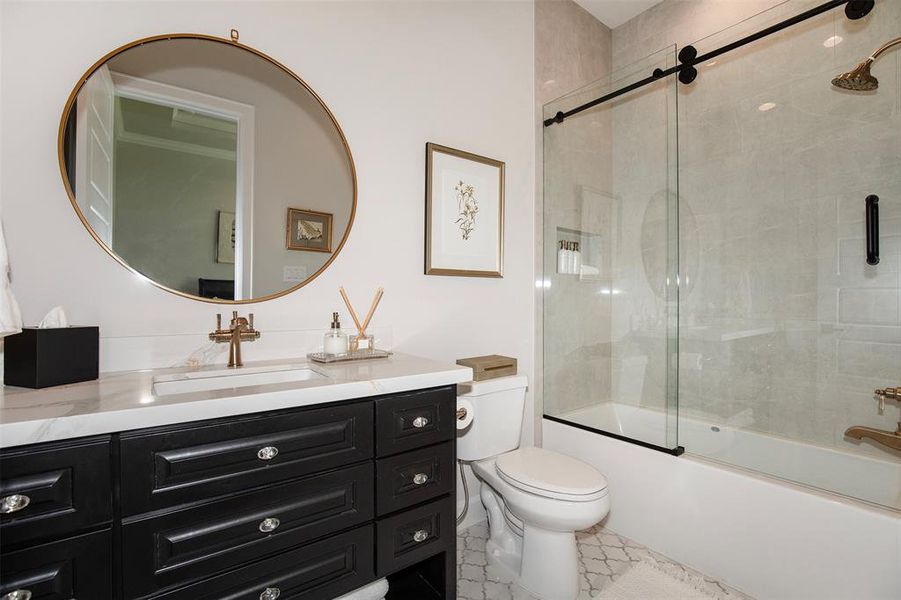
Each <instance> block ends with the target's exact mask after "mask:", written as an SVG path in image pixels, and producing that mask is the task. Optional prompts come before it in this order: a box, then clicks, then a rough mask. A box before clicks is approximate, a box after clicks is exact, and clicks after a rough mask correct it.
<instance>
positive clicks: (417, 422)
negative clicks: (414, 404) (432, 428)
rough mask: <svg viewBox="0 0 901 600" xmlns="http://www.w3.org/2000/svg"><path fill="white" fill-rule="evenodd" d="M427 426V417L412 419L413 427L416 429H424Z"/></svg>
mask: <svg viewBox="0 0 901 600" xmlns="http://www.w3.org/2000/svg"><path fill="white" fill-rule="evenodd" d="M428 424H429V418H428V417H416V418H415V419H413V427H415V428H417V429H422V428H423V427H425V426H426V425H428Z"/></svg>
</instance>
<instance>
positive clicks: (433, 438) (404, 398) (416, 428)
mask: <svg viewBox="0 0 901 600" xmlns="http://www.w3.org/2000/svg"><path fill="white" fill-rule="evenodd" d="M456 408H457V388H456V386H446V387H441V388H433V389H430V390H421V391H417V392H411V393H409V394H400V395H397V396H390V397H388V398H381V399H379V400H376V401H375V415H376V417H375V422H376V429H377V434H376V452H377V455H378V456H380V457H381V456H390V455H392V454H398V453H400V452H406V451H408V450H415V449H416V448H422V447H424V446H430V445H432V444H438V443H441V442H449V441H453V440H454V439H456V434H457V428H456V423H455V416H456Z"/></svg>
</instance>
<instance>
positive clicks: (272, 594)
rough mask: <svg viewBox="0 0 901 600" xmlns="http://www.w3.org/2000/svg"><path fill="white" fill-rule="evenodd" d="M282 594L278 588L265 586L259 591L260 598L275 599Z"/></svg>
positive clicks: (261, 599)
mask: <svg viewBox="0 0 901 600" xmlns="http://www.w3.org/2000/svg"><path fill="white" fill-rule="evenodd" d="M281 595H282V591H281V590H280V589H278V588H266V589H265V590H263V591H262V592H260V600H275V599H276V598H278V597H279V596H281Z"/></svg>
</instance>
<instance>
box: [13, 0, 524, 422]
mask: <svg viewBox="0 0 901 600" xmlns="http://www.w3.org/2000/svg"><path fill="white" fill-rule="evenodd" d="M0 10H2V13H0V17H2V30H0V36H2V48H0V50H2V52H0V55H2V58H0V60H2V64H0V73H2V78H0V86H2V88H3V91H4V94H3V105H2V112H0V128H2V131H3V140H4V143H3V147H2V154H0V158H2V161H0V162H2V169H3V173H4V177H3V179H2V182H0V196H2V200H0V202H2V207H3V220H4V224H5V229H6V232H7V236H8V244H9V251H10V258H11V261H12V266H13V290H14V292H15V293H16V295H17V297H18V299H19V301H20V303H21V305H22V310H23V313H24V317H25V321H26V322H27V323H29V324H35V323H37V321H38V320H40V318H41V316H42V315H43V314H44V313H45V312H46V311H47V310H48V309H49V308H51V307H52V306H54V305H56V304H63V305H64V306H65V307H66V309H67V310H68V312H69V314H70V321H71V322H73V323H83V324H99V325H100V327H101V335H102V337H103V343H102V355H101V365H102V367H104V368H107V369H108V368H110V367H111V366H115V367H116V368H135V367H152V366H163V365H169V364H172V363H173V362H176V361H179V360H183V359H184V358H185V357H186V356H187V355H188V354H189V353H190V352H191V351H192V350H194V349H196V348H200V347H203V346H204V344H205V343H206V342H205V341H204V338H205V334H206V333H207V332H209V331H210V329H212V327H213V325H214V315H215V313H216V312H221V311H222V309H223V308H224V309H225V310H228V308H229V307H217V306H215V305H211V304H204V303H200V302H196V301H191V300H186V299H182V298H179V297H176V296H173V295H170V294H168V293H166V292H163V291H161V290H159V289H157V288H155V287H154V286H152V285H150V284H148V283H147V282H145V281H142V280H141V279H140V278H138V277H136V276H134V275H133V274H131V273H130V272H128V271H126V270H125V269H123V268H122V267H121V266H119V265H118V264H117V263H116V262H115V261H113V259H111V258H110V257H109V256H107V255H106V254H105V253H104V252H103V251H102V250H101V249H100V248H99V247H98V246H97V244H96V243H95V242H94V241H93V240H92V239H91V238H90V236H89V235H88V233H87V232H86V231H85V230H84V228H83V227H82V225H81V223H80V222H78V220H77V219H76V218H75V215H74V213H73V211H72V209H71V207H70V205H69V200H68V198H67V196H66V194H65V192H64V190H63V185H62V182H61V180H60V176H59V171H58V166H57V151H56V136H57V127H58V125H59V116H60V112H61V110H62V107H63V104H64V103H65V100H66V98H67V96H68V94H69V92H70V91H71V89H72V86H73V85H74V84H75V82H76V80H77V79H78V77H79V76H81V74H82V73H83V72H84V71H85V70H86V69H87V68H88V67H89V66H90V65H91V64H92V63H93V62H94V61H95V60H97V59H98V58H99V57H101V56H102V55H103V54H104V53H106V52H108V51H109V50H111V49H113V48H115V47H117V46H119V45H121V44H124V43H126V42H129V41H131V40H133V39H135V38H139V37H144V36H148V35H153V34H159V33H165V32H174V31H179V32H182V31H194V32H199V33H207V34H216V35H223V36H227V35H228V31H229V29H230V28H232V27H236V28H238V29H239V30H240V33H241V41H242V42H244V43H246V44H248V45H252V46H254V47H256V48H258V49H260V50H262V51H263V52H266V53H267V54H269V55H271V56H273V57H275V58H277V59H278V60H280V61H282V62H283V63H284V64H286V65H287V66H288V67H289V68H291V69H293V70H295V71H296V72H297V73H298V74H299V75H300V76H301V77H303V78H304V79H305V80H306V81H307V82H308V83H309V84H310V85H311V87H312V88H313V89H315V90H316V91H317V92H318V93H319V94H320V95H321V96H322V98H323V100H324V101H325V102H326V103H327V104H328V105H329V107H330V108H331V109H332V111H333V112H334V113H335V115H336V117H337V119H338V121H339V122H340V123H341V126H342V127H343V129H344V132H345V134H346V135H347V138H348V142H349V144H350V147H351V150H352V151H353V154H354V159H355V162H356V166H357V173H358V177H359V206H358V212H357V218H356V222H355V223H354V226H353V229H352V231H351V234H350V238H349V240H348V243H347V245H346V246H345V248H344V250H343V252H342V253H341V254H340V255H339V256H338V258H337V260H336V261H335V262H334V263H333V265H332V266H331V268H330V269H329V270H328V271H326V273H325V274H323V275H322V276H321V277H319V278H318V279H317V280H316V281H314V282H312V283H311V284H309V285H307V286H306V287H305V288H302V289H301V290H299V291H298V292H295V293H293V294H291V295H289V296H287V297H284V298H281V299H278V300H273V301H270V302H266V303H262V304H258V305H252V306H249V307H241V308H242V312H244V311H248V310H250V311H253V312H254V313H255V314H256V324H257V327H258V328H259V329H260V330H261V331H262V332H263V337H262V339H261V340H260V341H258V342H256V343H254V344H253V345H252V346H248V348H246V349H245V357H246V358H247V359H248V360H253V359H254V358H263V357H268V356H273V355H275V356H278V355H280V354H284V353H285V352H287V351H288V350H289V349H290V350H291V351H292V353H293V354H301V353H304V352H306V351H309V350H311V348H310V347H309V345H308V343H307V342H303V343H302V342H300V341H297V342H296V343H294V344H293V345H292V343H291V339H292V335H290V334H287V333H283V334H282V335H278V334H277V333H276V332H278V331H281V332H288V331H296V330H324V329H325V328H326V327H327V326H328V322H329V315H330V313H331V312H332V311H333V310H336V309H338V308H340V307H341V304H340V299H339V296H338V293H337V289H338V286H339V285H344V286H345V287H346V288H347V290H348V292H349V293H350V295H351V297H352V298H353V299H356V300H357V302H358V303H360V304H362V305H365V304H367V303H368V301H369V299H370V298H371V294H372V292H373V291H374V289H375V288H376V287H377V286H379V285H383V286H384V287H385V290H386V292H385V298H384V300H383V302H382V305H381V308H380V310H379V313H378V315H377V317H376V318H375V320H374V324H375V325H377V326H379V327H382V328H388V329H390V330H391V331H392V335H393V340H394V347H395V349H397V350H400V351H405V352H410V353H415V354H420V355H424V356H429V357H433V358H437V359H445V360H453V359H456V358H460V357H464V356H474V355H478V354H488V353H500V354H508V355H511V356H515V357H517V358H518V359H519V364H520V369H521V371H522V372H523V373H525V374H527V375H530V376H531V375H532V372H533V371H532V365H533V360H532V358H533V350H534V345H533V333H534V331H533V330H534V319H533V314H534V313H533V307H534V261H533V257H534V241H533V232H534V210H533V198H534V191H535V190H534V187H535V175H534V161H535V130H534V117H535V111H534V102H535V100H534V78H533V38H534V34H533V8H532V5H531V3H530V2H416V3H411V2H381V1H374V2H360V3H352V2H273V3H268V2H179V3H171V2H96V3H88V2H77V3H70V2H59V3H49V2H4V3H3V4H2V8H0ZM428 141H432V142H438V143H441V144H445V145H449V146H453V147H458V148H461V149H464V150H468V151H472V152H476V153H478V154H482V155H486V156H490V157H493V158H497V159H500V160H503V161H505V162H506V164H507V182H506V184H507V192H506V194H507V195H506V207H507V208H506V210H507V212H506V227H505V232H506V240H505V241H506V252H505V257H506V264H505V269H504V273H505V276H504V278H503V279H499V280H493V279H467V278H456V277H426V276H424V275H423V274H422V270H423V211H424V209H423V207H424V199H423V193H424V192H423V187H424V176H425V174H424V164H425V160H424V154H425V143H426V142H428ZM342 312H343V311H342ZM346 322H347V323H349V322H350V320H349V319H346ZM307 338H309V336H305V337H304V339H307ZM276 339H279V340H281V342H280V343H279V344H276V343H275V342H274V340H276ZM297 339H298V340H299V339H300V336H299V335H298V336H297ZM267 340H270V342H269V343H267ZM222 350H223V349H222V348H220V349H219V353H218V360H222V359H223V354H222ZM529 413H530V414H529V416H528V418H527V419H526V424H527V428H528V431H527V432H525V434H524V435H525V437H526V438H527V439H531V435H532V431H531V429H532V428H531V426H530V425H531V423H532V419H531V409H530V410H529Z"/></svg>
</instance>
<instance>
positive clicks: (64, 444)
mask: <svg viewBox="0 0 901 600" xmlns="http://www.w3.org/2000/svg"><path fill="white" fill-rule="evenodd" d="M455 406H456V389H455V387H454V386H446V387H439V388H431V389H427V390H419V391H414V392H408V393H402V394H396V395H390V396H381V397H376V398H369V399H362V400H355V401H347V402H340V403H331V404H324V405H323V404H320V405H316V406H311V407H305V408H297V409H290V410H284V411H278V412H269V413H256V414H247V415H241V416H237V417H228V418H221V419H216V420H211V421H198V422H192V423H185V424H179V425H172V426H166V427H157V428H153V429H143V430H133V431H127V432H122V433H116V434H112V435H108V436H99V437H93V438H82V439H75V440H67V441H61V442H52V443H47V444H37V445H33V446H23V447H17V448H10V449H6V450H4V451H2V453H0V480H2V481H0V498H2V500H0V546H2V548H0V550H2V552H0V598H7V597H8V598H15V599H16V600H20V599H21V600H25V599H30V600H51V599H52V600H68V599H75V598H77V599H78V600H106V599H112V598H116V599H122V600H138V599H140V600H145V599H146V600H149V599H160V600H163V599H165V600H189V599H190V600H199V599H208V600H220V599H224V598H228V599H229V600H232V599H234V600H238V599H248V600H251V599H252V600H275V599H276V598H281V599H285V598H302V599H305V600H306V599H309V600H331V599H332V598H335V597H337V596H340V595H342V594H345V593H347V592H349V591H351V590H353V589H355V588H358V587H361V586H363V585H365V584H367V583H369V582H371V581H374V580H376V579H378V578H381V577H388V579H389V583H390V586H391V590H390V591H389V594H388V598H392V599H404V600H406V599H409V600H428V599H429V598H436V599H438V598H443V599H451V598H454V597H455V592H454V590H455V585H456V584H455V576H454V575H455V564H454V561H455V558H456V553H455V541H456V533H455V522H454V521H455V518H454V517H455V514H454V512H455V506H456V502H455V493H454V492H455V481H456V480H455V470H454V465H455V441H454V440H455V431H456V430H455V421H454V416H455V414H454V413H455ZM17 591H18V592H19V594H18V595H12V594H14V593H15V592H17ZM7 595H9V596H7Z"/></svg>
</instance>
